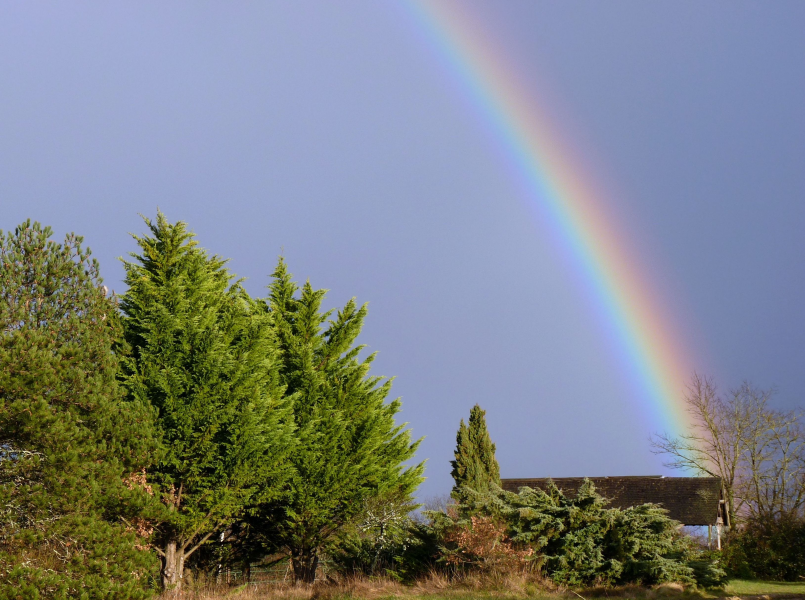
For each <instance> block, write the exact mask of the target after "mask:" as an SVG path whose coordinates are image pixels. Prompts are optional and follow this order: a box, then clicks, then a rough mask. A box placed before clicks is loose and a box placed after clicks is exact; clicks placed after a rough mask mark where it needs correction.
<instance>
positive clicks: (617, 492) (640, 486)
mask: <svg viewBox="0 0 805 600" xmlns="http://www.w3.org/2000/svg"><path fill="white" fill-rule="evenodd" d="M584 479H585V478H584V477H558V478H555V479H553V482H554V483H555V484H556V486H557V487H558V488H559V489H560V490H562V492H564V493H565V494H566V495H571V496H575V495H576V492H577V491H578V489H579V487H581V484H582V483H584ZM587 479H589V480H590V481H592V482H593V484H594V485H595V489H596V491H597V492H598V493H599V494H601V495H602V496H604V497H605V498H609V499H610V500H611V502H612V503H611V505H610V506H613V507H617V508H626V507H629V506H635V505H638V504H645V503H647V502H651V503H653V504H661V505H662V506H663V508H665V509H667V510H668V516H669V517H671V518H672V519H675V520H676V521H679V522H680V523H682V524H683V525H715V524H716V519H717V517H718V515H719V501H720V500H721V479H720V478H718V477H661V476H659V475H649V476H638V477H588V478H587ZM549 481H551V479H548V478H542V479H503V480H502V481H501V485H502V487H503V489H504V490H508V491H510V492H517V491H518V490H519V489H520V488H521V487H530V488H540V489H545V487H546V486H547V484H548V482H549Z"/></svg>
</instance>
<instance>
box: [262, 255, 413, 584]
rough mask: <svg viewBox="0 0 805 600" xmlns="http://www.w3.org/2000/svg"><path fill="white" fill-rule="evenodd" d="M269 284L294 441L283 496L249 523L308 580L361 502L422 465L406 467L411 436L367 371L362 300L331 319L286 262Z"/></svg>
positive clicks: (409, 481) (396, 485) (408, 484)
mask: <svg viewBox="0 0 805 600" xmlns="http://www.w3.org/2000/svg"><path fill="white" fill-rule="evenodd" d="M273 277H274V281H273V283H272V284H271V286H270V292H271V293H270V296H269V298H268V303H267V304H268V310H269V311H270V314H271V315H272V317H273V319H274V325H275V327H276V330H277V338H278V341H279V344H280V348H281V351H282V367H281V375H282V381H283V383H284V384H285V385H287V392H288V394H289V397H290V398H291V399H292V402H293V415H294V421H295V423H296V427H297V436H298V439H299V442H298V446H297V448H296V451H295V452H294V453H293V455H292V457H291V464H292V469H293V474H292V476H291V477H290V479H289V480H288V483H287V484H286V489H287V495H286V496H285V497H284V498H283V499H282V501H278V502H274V503H263V504H262V505H261V506H259V507H258V509H257V511H256V512H255V514H254V516H253V517H252V518H251V519H250V526H251V529H252V530H253V531H254V532H256V534H257V535H258V536H262V537H263V539H265V540H267V542H268V543H269V544H270V545H274V546H275V547H277V548H281V549H284V550H286V551H288V552H289V553H290V555H291V559H292V564H293V570H294V577H295V579H296V581H297V582H305V583H312V582H313V580H314V579H315V575H316V568H317V565H318V560H319V554H320V552H321V550H322V548H323V547H324V546H325V544H327V543H328V542H329V541H331V540H332V539H333V538H334V537H335V536H336V535H338V533H339V532H340V530H341V529H342V528H343V527H344V525H345V524H347V523H348V522H349V521H350V519H352V518H353V517H355V516H356V515H357V514H359V513H360V512H361V511H362V510H363V508H364V504H365V502H366V501H367V500H368V499H370V498H374V497H376V496H378V495H381V494H385V493H388V492H389V491H391V490H398V491H399V493H401V494H403V495H406V496H407V495H409V494H411V492H413V490H415V489H416V487H417V486H418V485H419V483H420V482H421V480H422V471H423V465H422V464H420V465H417V466H412V467H407V468H405V467H403V465H402V463H403V462H404V461H406V460H408V459H410V458H411V457H412V456H413V455H414V452H415V450H416V447H417V443H411V439H410V434H409V432H408V431H407V430H404V429H403V425H397V424H396V423H395V422H394V416H395V414H396V413H397V412H398V411H399V409H400V402H399V400H394V401H392V402H389V403H385V400H386V398H387V397H388V394H389V392H390V390H391V381H389V380H386V381H383V378H381V377H376V376H370V375H369V368H370V365H371V363H372V361H373V359H374V355H370V356H368V357H367V358H364V359H360V358H359V353H360V351H361V350H362V348H363V347H362V346H356V345H354V344H355V339H356V338H357V336H358V334H359V333H360V330H361V327H362V325H363V320H364V318H365V317H366V306H365V305H364V306H361V307H358V306H357V305H356V303H355V301H354V300H350V301H349V302H348V303H347V304H346V306H345V307H344V308H343V309H342V310H340V311H338V313H337V315H336V316H335V318H334V319H330V316H331V314H332V311H329V312H323V311H322V309H321V304H322V300H323V299H324V295H325V290H314V289H313V288H312V287H311V285H310V283H309V282H308V283H306V284H305V285H304V286H303V287H302V289H301V294H299V296H298V297H297V295H296V293H297V291H298V289H297V286H296V285H295V284H294V283H293V281H292V278H291V275H290V273H288V270H287V268H286V266H285V263H284V261H283V260H280V261H279V264H278V265H277V269H276V271H275V272H274V275H273Z"/></svg>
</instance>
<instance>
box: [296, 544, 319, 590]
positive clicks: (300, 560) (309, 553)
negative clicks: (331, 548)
mask: <svg viewBox="0 0 805 600" xmlns="http://www.w3.org/2000/svg"><path fill="white" fill-rule="evenodd" d="M291 563H292V564H293V578H294V582H296V583H305V584H312V583H313V582H314V581H316V569H317V568H318V566H319V555H318V554H317V553H316V551H315V550H300V551H299V552H298V553H294V554H293V555H292V557H291Z"/></svg>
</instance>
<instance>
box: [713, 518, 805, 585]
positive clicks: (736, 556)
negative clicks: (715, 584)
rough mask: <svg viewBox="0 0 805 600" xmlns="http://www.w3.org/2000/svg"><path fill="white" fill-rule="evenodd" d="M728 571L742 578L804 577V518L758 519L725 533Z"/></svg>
mask: <svg viewBox="0 0 805 600" xmlns="http://www.w3.org/2000/svg"><path fill="white" fill-rule="evenodd" d="M724 557H725V563H726V568H727V571H728V572H729V574H730V575H732V576H733V577H740V578H742V579H766V580H773V581H800V580H801V579H802V577H805V519H802V518H792V517H784V518H777V519H757V520H752V521H750V522H749V523H747V524H746V525H745V526H744V527H743V528H742V529H740V530H738V531H735V532H733V533H732V534H731V535H729V536H728V537H727V543H726V546H725V550H724Z"/></svg>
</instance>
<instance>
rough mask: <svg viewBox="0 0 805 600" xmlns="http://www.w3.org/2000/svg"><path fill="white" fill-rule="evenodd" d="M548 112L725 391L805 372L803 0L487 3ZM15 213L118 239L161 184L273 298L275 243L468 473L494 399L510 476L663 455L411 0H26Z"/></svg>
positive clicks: (7, 155) (3, 40) (10, 28)
mask: <svg viewBox="0 0 805 600" xmlns="http://www.w3.org/2000/svg"><path fill="white" fill-rule="evenodd" d="M461 6H462V9H463V10H467V11H470V12H471V13H472V14H473V15H474V16H475V18H477V19H478V20H480V21H481V22H482V23H483V24H484V28H485V31H486V33H487V34H488V36H489V37H490V39H493V40H495V43H496V44H497V45H498V46H499V48H500V49H501V51H502V52H503V53H504V55H505V56H507V58H508V60H509V61H510V64H511V65H513V68H514V69H515V71H516V72H517V73H519V76H520V77H521V83H522V85H523V86H524V87H525V88H530V89H534V90H539V89H543V88H545V89H550V97H551V98H552V102H553V105H552V107H551V108H552V110H553V113H554V114H556V115H561V119H562V123H561V126H562V129H563V130H564V131H566V132H568V135H569V136H571V137H572V140H570V141H571V142H572V144H573V146H574V147H575V148H577V149H579V151H580V152H581V153H582V154H583V155H584V157H585V160H586V161H588V163H589V164H590V165H592V167H591V168H593V169H595V171H596V172H597V174H598V175H599V176H600V177H602V178H603V179H605V180H606V181H607V182H610V183H611V191H615V192H617V193H614V194H613V195H612V196H611V197H613V198H614V202H615V203H616V204H615V205H614V206H612V207H610V208H611V209H612V214H614V215H619V217H618V218H619V219H620V222H619V224H620V225H621V227H622V228H625V230H626V231H627V232H628V234H629V237H630V240H631V242H632V243H633V247H635V248H639V249H640V251H641V252H642V253H644V254H645V256H646V257H648V258H647V260H648V262H649V264H651V265H652V266H653V269H654V272H653V276H654V277H656V278H657V279H658V280H660V281H661V282H662V289H663V290H665V291H666V293H667V294H668V296H669V305H670V306H673V307H674V311H675V317H676V318H677V319H679V320H680V321H682V322H684V329H685V330H686V331H685V336H686V338H687V340H688V343H689V348H690V353H691V355H692V356H691V360H692V362H694V363H695V364H697V365H698V366H697V368H699V369H700V370H701V371H702V372H707V373H711V374H713V375H714V376H716V377H717V378H718V380H719V381H720V383H721V384H722V385H723V386H724V387H728V386H730V385H735V384H738V383H740V381H741V380H743V379H749V380H751V381H753V382H755V383H756V384H758V385H760V386H771V385H776V386H777V388H778V390H779V391H778V394H777V397H776V402H777V403H778V406H780V407H781V408H782V407H794V406H801V405H802V404H803V394H804V393H805V368H803V366H805V316H804V314H803V309H802V307H803V306H805V277H804V276H805V265H804V264H803V256H805V241H804V240H805V238H804V237H803V234H802V229H803V226H804V225H805V161H804V160H803V159H805V110H803V107H805V60H803V57H805V36H803V35H802V32H803V31H805V4H803V3H801V2H775V3H760V2H733V1H730V2H709V3H701V2H675V3H643V2H638V1H631V2H614V1H610V2H606V3H597V2H568V1H561V2H560V1H556V2H533V1H531V0H528V1H525V0H523V1H514V0H510V1H507V2H469V1H468V2H464V3H461ZM1 10H2V13H1V14H2V18H0V77H1V78H2V79H1V81H2V85H0V216H2V219H0V228H3V229H13V227H14V226H15V225H16V224H18V223H19V222H20V221H22V220H23V219H25V218H27V217H31V218H33V219H35V220H39V221H41V222H43V223H46V224H50V225H52V226H53V227H54V229H55V230H56V232H57V233H58V235H59V236H61V235H63V234H64V233H65V232H67V231H75V232H77V233H79V234H82V235H84V236H85V238H86V242H87V244H88V245H89V246H90V247H91V248H92V249H93V251H94V254H95V256H96V257H97V258H98V259H99V260H100V262H101V267H102V270H103V273H104V276H105V279H106V281H107V284H108V285H109V286H110V287H111V288H114V289H116V290H117V291H122V284H121V278H122V268H121V266H120V264H119V262H118V261H117V257H120V256H123V255H125V254H126V253H127V252H129V251H132V250H133V249H134V244H133V243H132V240H131V239H130V237H129V236H128V232H141V231H142V230H143V225H142V223H141V221H140V218H139V217H138V216H137V214H138V213H143V214H146V215H149V216H153V215H154V214H155V212H156V207H157V206H159V207H160V208H161V209H162V210H163V211H164V212H165V213H166V214H167V216H168V217H169V218H170V219H172V220H179V219H182V220H185V221H187V222H188V223H189V224H190V226H191V228H192V229H193V230H194V231H195V232H196V233H197V234H198V238H199V241H200V243H201V244H202V245H203V246H205V247H206V248H208V249H210V250H211V251H212V252H215V253H217V254H220V255H222V256H225V257H230V258H231V263H230V265H231V268H232V270H233V271H234V272H236V273H237V274H238V275H240V276H244V277H247V278H248V281H247V287H248V289H249V290H250V291H251V292H252V293H254V294H257V295H262V294H263V293H264V292H263V289H264V286H265V285H266V284H267V283H268V274H269V273H270V272H271V271H272V269H273V266H274V263H275V261H276V258H277V256H278V254H280V253H281V252H282V253H284V255H285V257H286V258H287V260H288V262H289V265H290V267H291V270H292V271H293V272H294V273H295V274H296V275H297V276H298V278H299V279H301V280H304V279H306V278H310V280H311V281H312V283H313V284H314V285H315V286H317V287H325V288H328V289H330V290H331V293H330V296H329V300H330V303H331V304H332V305H338V304H343V302H344V301H346V299H348V298H350V297H352V296H356V297H357V298H358V300H360V301H369V303H370V305H369V306H370V315H369V321H368V323H367V325H366V327H365V329H364V333H363V336H362V339H363V342H364V343H366V344H368V346H369V348H370V349H371V350H377V351H379V353H380V354H379V358H378V360H377V363H376V365H377V367H376V372H377V373H379V374H385V375H394V376H397V379H396V381H395V386H394V390H395V392H396V394H398V395H401V396H402V400H403V413H402V418H403V419H404V420H406V421H408V422H409V423H410V426H411V428H412V429H413V432H414V435H415V436H417V437H418V436H425V441H424V442H423V444H422V447H421V450H420V458H423V459H424V458H428V459H429V462H428V469H427V475H428V477H429V479H428V481H427V482H426V483H425V485H424V486H423V489H422V496H423V497H424V496H428V495H433V494H439V493H444V492H446V491H448V490H449V487H450V484H451V481H450V478H449V465H448V460H449V459H450V458H451V450H452V447H453V444H454V435H455V430H456V428H457V426H458V421H459V419H460V418H462V417H466V416H467V414H468V413H469V408H470V407H471V406H472V405H473V404H474V403H476V402H478V403H480V404H481V406H483V407H484V408H486V409H487V418H488V421H489V426H490V430H491V433H492V436H493V439H494V440H495V441H496V442H497V445H498V458H499V460H500V463H501V470H502V474H503V475H504V476H529V475H531V476H542V475H554V476H560V475H604V474H649V473H660V472H665V471H664V470H663V467H662V466H661V461H660V460H659V459H657V458H656V457H654V456H653V455H651V454H650V453H649V451H648V446H647V443H646V438H647V437H648V435H649V434H650V433H651V430H650V428H649V427H648V426H647V422H648V421H647V419H646V418H645V415H644V414H642V412H641V411H644V408H645V407H644V406H643V403H644V402H645V401H644V400H642V399H641V398H640V397H637V396H636V395H635V392H634V390H633V388H632V387H630V386H629V385H628V383H629V382H628V381H627V379H628V378H627V377H626V376H625V375H624V373H625V372H627V371H628V367H629V366H628V365H622V364H619V363H618V360H617V359H616V358H615V357H613V356H612V355H611V353H610V352H609V350H608V346H607V344H606V343H605V342H604V339H603V338H604V335H603V330H602V326H601V324H600V323H598V322H597V321H596V319H597V317H596V315H595V314H594V313H593V312H591V311H590V307H589V305H588V303H587V299H585V298H583V297H581V292H580V289H579V287H578V285H577V284H576V283H574V281H573V278H572V277H570V276H569V275H568V273H566V272H565V271H564V270H563V269H564V267H563V263H562V261H561V260H559V258H558V256H557V249H556V248H555V247H554V246H553V245H552V242H551V240H550V236H549V235H547V232H545V231H542V230H541V229H540V226H539V224H538V223H536V222H535V220H534V219H533V218H532V217H531V215H530V213H529V210H528V207H527V206H526V204H525V203H524V200H523V198H522V190H520V189H519V188H518V185H517V183H516V182H515V181H512V177H511V172H510V170H509V169H508V166H507V165H506V164H505V161H502V160H501V157H500V152H499V150H498V149H497V148H496V147H495V140H494V139H492V137H491V136H490V132H489V128H488V127H487V125H486V124H485V123H484V115H483V114H481V113H480V112H479V111H478V110H477V108H476V107H474V106H473V104H472V103H471V102H468V100H467V98H466V95H465V94H464V92H462V88H461V85H460V82H458V81H457V80H456V79H455V77H454V74H453V73H451V72H450V69H449V68H448V67H447V66H446V65H445V62H444V61H443V60H441V58H440V57H439V56H437V54H436V53H435V52H434V48H433V46H432V45H429V44H428V43H426V42H425V41H424V35H423V31H422V27H421V24H419V23H418V22H417V21H416V19H415V18H413V17H412V13H411V11H409V10H407V9H406V7H405V5H404V4H401V3H397V2H390V1H389V2H376V1H370V0H366V1H362V2H357V1H342V2H338V3H334V2H324V1H321V2H313V1H307V2H290V1H288V2H240V3H212V2H208V3H184V2H175V3H170V4H165V3H156V2H152V3H149V2H138V3H129V4H123V3H115V4H102V3H80V2H73V3H70V4H69V5H68V4H63V5H47V4H45V3H15V4H12V3H7V4H5V5H4V6H3V7H2V9H1Z"/></svg>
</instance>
